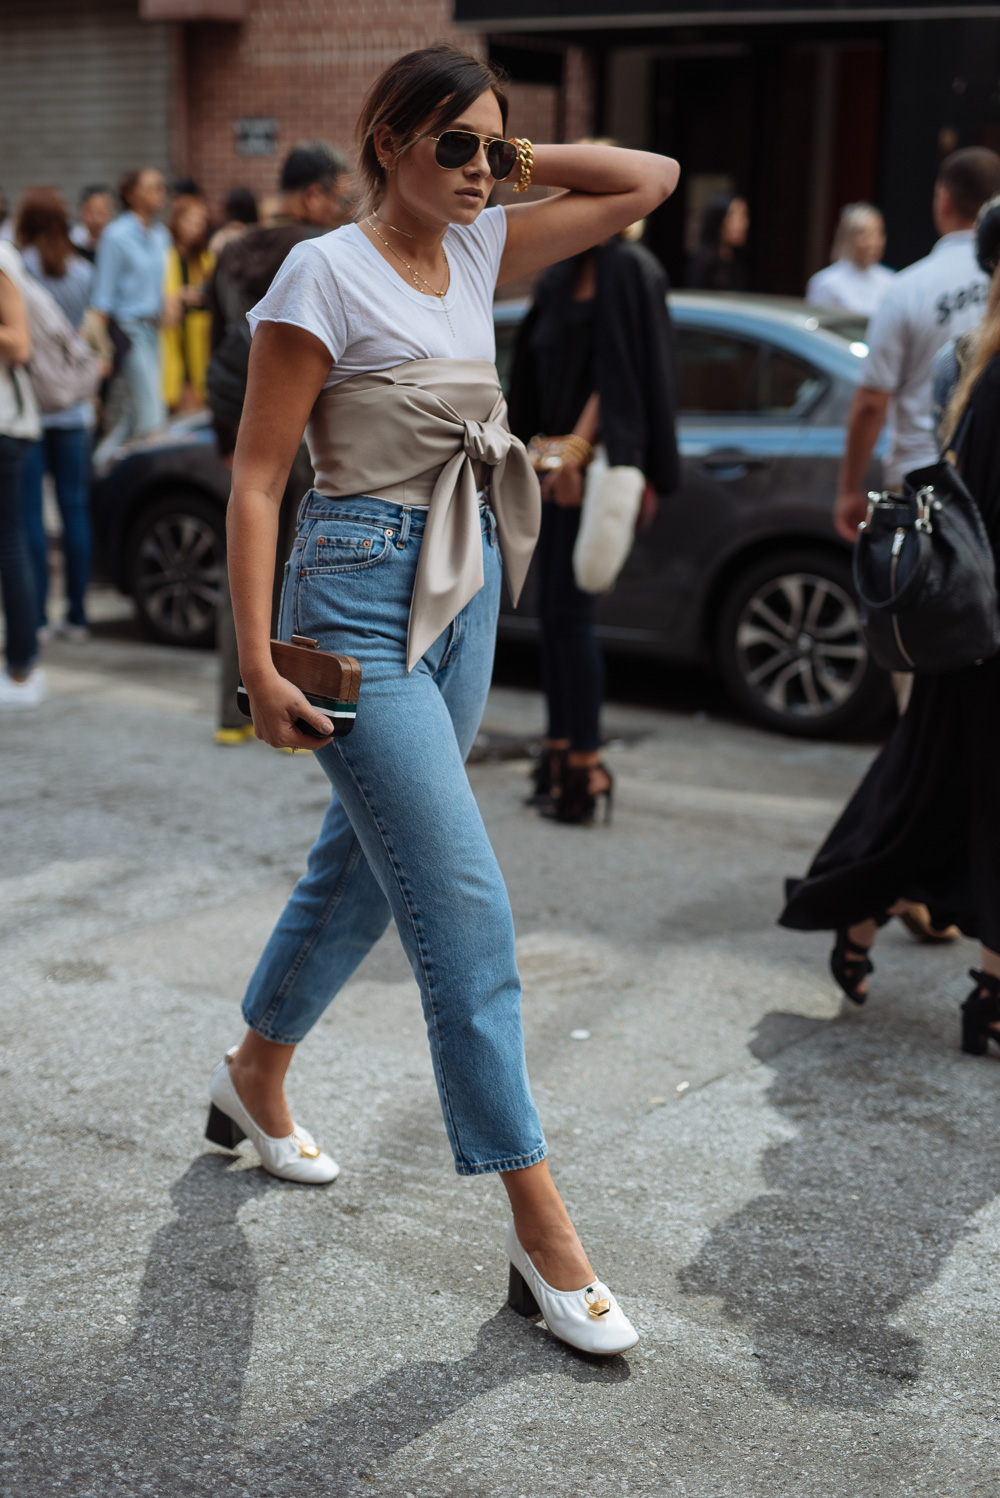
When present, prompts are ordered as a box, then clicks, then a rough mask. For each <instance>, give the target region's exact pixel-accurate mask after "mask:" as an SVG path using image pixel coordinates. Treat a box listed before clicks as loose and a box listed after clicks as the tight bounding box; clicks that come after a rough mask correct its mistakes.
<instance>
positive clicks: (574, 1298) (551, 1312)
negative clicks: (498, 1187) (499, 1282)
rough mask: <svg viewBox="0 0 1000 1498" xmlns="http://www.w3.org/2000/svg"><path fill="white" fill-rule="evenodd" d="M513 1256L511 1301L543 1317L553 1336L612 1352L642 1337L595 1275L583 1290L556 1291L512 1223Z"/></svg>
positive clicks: (573, 1344)
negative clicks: (532, 1260)
mask: <svg viewBox="0 0 1000 1498" xmlns="http://www.w3.org/2000/svg"><path fill="white" fill-rule="evenodd" d="M507 1257H508V1258H509V1259H510V1290H509V1292H508V1296H507V1300H508V1304H509V1305H510V1306H511V1307H512V1308H513V1309H514V1310H515V1311H517V1312H518V1314H519V1315H521V1316H538V1315H541V1316H544V1318H545V1325H546V1326H547V1327H548V1329H549V1331H550V1332H551V1333H552V1335H553V1336H554V1337H558V1338H559V1339H560V1341H562V1342H568V1343H569V1345H570V1347H578V1348H579V1349H580V1351H581V1352H592V1353H597V1354H598V1355H599V1356H603V1357H613V1356H614V1355H615V1353H619V1352H628V1350H629V1348H630V1347H634V1346H635V1344H636V1343H637V1342H638V1340H639V1333H638V1332H637V1331H636V1329H635V1327H634V1326H633V1325H632V1323H631V1321H629V1319H628V1317H627V1316H626V1315H625V1312H624V1311H623V1310H622V1308H621V1306H620V1305H619V1304H618V1302H617V1300H615V1297H614V1296H613V1295H612V1293H611V1291H610V1290H609V1289H608V1287H607V1285H605V1284H603V1283H602V1281H601V1280H592V1281H591V1283H590V1284H589V1285H586V1286H584V1288H583V1289H582V1290H554V1289H553V1288H552V1286H551V1285H550V1284H548V1283H547V1281H545V1280H543V1279H542V1276H541V1275H540V1274H539V1273H538V1270H537V1269H536V1268H535V1266H534V1264H533V1263H532V1262H531V1259H530V1258H529V1257H528V1255H527V1254H526V1253H525V1251H524V1249H523V1248H522V1247H521V1243H520V1240H519V1238H518V1236H517V1232H516V1230H515V1228H514V1224H513V1222H512V1223H511V1224H510V1226H509V1227H508V1229H507Z"/></svg>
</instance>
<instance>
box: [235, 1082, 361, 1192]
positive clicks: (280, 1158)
mask: <svg viewBox="0 0 1000 1498" xmlns="http://www.w3.org/2000/svg"><path fill="white" fill-rule="evenodd" d="M208 1095H209V1097H210V1098H211V1107H210V1108H209V1110H208V1123H207V1124H206V1125H205V1138H206V1139H208V1140H210V1141H211V1142H212V1144H217V1145H219V1146H220V1147H221V1148H222V1149H224V1150H234V1149H236V1147H237V1145H238V1144H239V1142H240V1140H241V1139H249V1140H250V1143H251V1144H252V1145H253V1147H254V1149H255V1150H256V1151H257V1153H258V1155H259V1156H260V1163H261V1165H263V1167H264V1169H265V1170H268V1171H270V1173H271V1175H273V1176H280V1177H281V1178H282V1180H284V1181H301V1182H302V1183H303V1184H305V1185H308V1186H324V1185H326V1183H327V1182H328V1181H335V1180H336V1179H337V1177H338V1176H339V1174H340V1166H339V1165H338V1164H337V1162H336V1160H331V1159H330V1156H329V1155H325V1154H324V1153H323V1151H322V1150H321V1149H320V1148H319V1145H318V1144H317V1143H316V1141H315V1139H314V1138H313V1137H312V1135H311V1134H310V1133H309V1131H308V1129H300V1128H299V1127H298V1125H296V1127H295V1128H294V1129H293V1130H292V1132H291V1133H290V1134H286V1135H285V1137H284V1138H283V1139H275V1138H273V1136H272V1135H270V1134H265V1133H264V1130H263V1129H260V1128H258V1127H257V1125H256V1124H255V1123H254V1121H253V1119H252V1118H251V1117H250V1115H249V1113H248V1112H247V1110H246V1109H245V1108H244V1106H243V1104H242V1103H241V1101H240V1095H239V1093H238V1092H237V1091H236V1088H235V1087H234V1086H233V1079H232V1077H231V1076H230V1073H229V1056H228V1055H227V1056H226V1058H225V1060H223V1061H220V1062H219V1064H218V1066H217V1067H216V1068H215V1071H214V1072H213V1073H212V1080H211V1082H210V1083H209V1085H208Z"/></svg>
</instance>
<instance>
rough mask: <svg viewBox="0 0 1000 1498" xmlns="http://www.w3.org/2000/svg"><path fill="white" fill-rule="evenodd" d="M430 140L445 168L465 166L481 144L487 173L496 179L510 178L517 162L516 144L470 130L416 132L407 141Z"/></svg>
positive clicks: (436, 156) (413, 143) (438, 162)
mask: <svg viewBox="0 0 1000 1498" xmlns="http://www.w3.org/2000/svg"><path fill="white" fill-rule="evenodd" d="M418 140H433V141H435V142H436V145H435V148H434V160H435V161H436V162H437V164H438V166H442V167H444V169H445V171H448V172H450V171H454V169H455V168H456V167H459V166H467V165H468V164H469V162H470V161H471V160H472V158H473V157H474V156H475V154H476V152H477V151H478V150H479V147H480V146H481V145H483V146H485V147H486V162H487V165H488V166H489V169H490V175H491V176H493V177H495V178H496V180H497V181H498V182H502V181H503V180H504V178H505V177H509V176H510V174H511V172H512V171H513V170H514V166H515V164H516V162H517V146H515V144H514V142H513V141H511V140H499V139H498V138H497V137H496V136H495V135H476V134H475V133H474V131H472V130H445V131H443V132H442V133H441V134H440V135H431V134H429V133H428V134H426V135H418V136H416V137H415V139H414V140H412V141H411V142H410V145H416V142H417V141H418Z"/></svg>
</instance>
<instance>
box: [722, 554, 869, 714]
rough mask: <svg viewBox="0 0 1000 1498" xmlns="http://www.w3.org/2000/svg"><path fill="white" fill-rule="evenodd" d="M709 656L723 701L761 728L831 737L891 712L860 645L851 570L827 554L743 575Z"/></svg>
mask: <svg viewBox="0 0 1000 1498" xmlns="http://www.w3.org/2000/svg"><path fill="white" fill-rule="evenodd" d="M716 647H717V653H718V662H719V667H720V670H721V672H722V675H723V678H724V680H725V682H726V685H727V687H728V689H729V692H730V694H731V695H732V697H733V698H734V699H735V700H736V701H737V702H738V703H739V704H740V705H741V706H742V707H744V708H745V709H746V710H747V711H748V712H750V713H751V714H752V715H753V717H755V718H756V719H757V721H758V722H759V723H763V724H764V725H765V726H766V727H767V728H777V729H780V730H781V731H782V732H783V733H790V734H796V735H798V736H799V737H800V738H834V737H837V736H839V735H843V734H848V733H852V732H858V731H859V730H862V729H863V728H865V727H866V726H867V725H870V724H872V723H873V722H874V721H875V719H876V718H877V717H878V716H880V715H882V714H883V713H885V712H886V711H887V710H888V709H889V708H890V706H891V703H892V690H891V685H890V681H889V677H888V675H887V673H886V672H885V671H883V670H882V669H881V668H880V667H879V666H876V665H875V663H874V662H873V661H872V660H871V658H870V656H869V654H868V649H867V647H866V645H865V639H864V635H863V634H862V631H861V618H860V615H859V613H858V606H857V603H856V602H855V599H854V590H853V587H852V583H851V568H850V564H849V563H848V562H847V561H846V560H843V559H841V558H840V557H837V556H835V555H832V554H831V553H829V552H823V551H818V550H817V551H800V552H784V553H779V554H778V555H776V556H774V557H772V558H769V559H768V560H766V561H762V562H758V563H756V564H755V565H754V566H752V567H750V568H749V569H748V570H747V571H746V572H745V573H743V575H742V576H741V577H739V578H738V579H737V580H736V582H735V584H734V585H733V586H732V587H731V588H730V591H729V593H728V595H727V597H726V599H725V601H724V604H723V607H722V614H721V617H720V620H719V630H718V636H717V640H716Z"/></svg>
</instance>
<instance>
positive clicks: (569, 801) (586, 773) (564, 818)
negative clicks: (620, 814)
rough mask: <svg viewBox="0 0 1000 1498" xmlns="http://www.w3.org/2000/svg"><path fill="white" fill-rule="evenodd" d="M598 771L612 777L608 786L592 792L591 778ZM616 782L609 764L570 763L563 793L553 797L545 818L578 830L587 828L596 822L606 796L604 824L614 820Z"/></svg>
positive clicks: (560, 791)
mask: <svg viewBox="0 0 1000 1498" xmlns="http://www.w3.org/2000/svg"><path fill="white" fill-rule="evenodd" d="M594 770H601V771H603V773H604V774H605V775H606V776H607V777H608V783H607V785H606V786H602V787H601V789H600V790H599V791H592V790H591V789H590V777H591V774H592V772H593V771H594ZM614 789H615V779H614V776H613V775H612V773H611V771H610V770H609V769H608V767H607V765H603V764H596V765H571V764H569V763H568V762H567V764H566V766H565V768H564V770H563V780H562V785H561V786H560V788H559V794H558V795H557V796H553V797H552V801H551V804H550V806H548V807H546V808H545V810H544V812H543V815H544V816H547V817H552V818H553V819H554V820H555V821H556V822H569V823H571V824H572V825H573V826H575V827H586V826H588V825H589V824H590V823H591V822H592V821H593V820H594V813H595V812H596V810H597V803H598V801H599V800H600V799H601V797H602V796H603V797H604V822H605V825H607V824H608V823H609V822H610V821H611V803H612V800H613V797H614Z"/></svg>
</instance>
